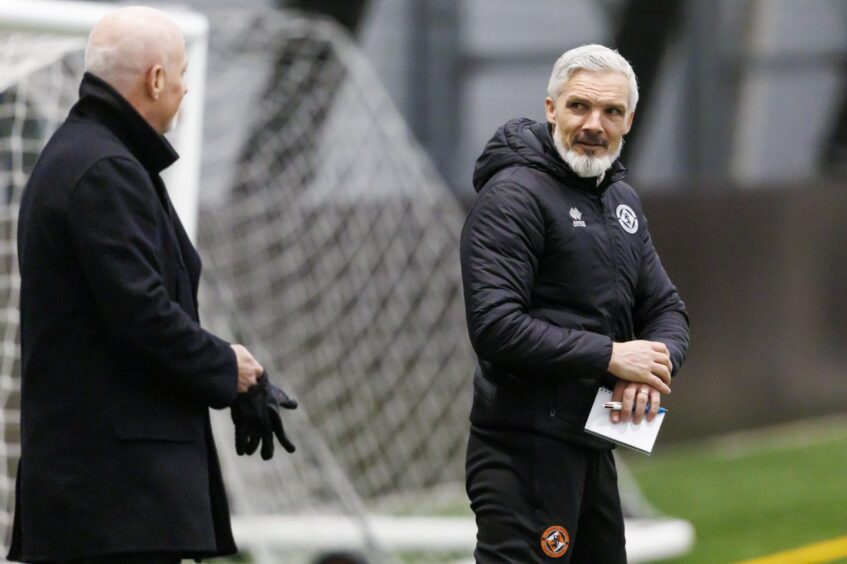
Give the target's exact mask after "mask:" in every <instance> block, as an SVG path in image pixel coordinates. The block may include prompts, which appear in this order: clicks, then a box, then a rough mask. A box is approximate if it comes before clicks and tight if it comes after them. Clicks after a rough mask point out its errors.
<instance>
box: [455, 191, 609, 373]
mask: <svg viewBox="0 0 847 564" xmlns="http://www.w3.org/2000/svg"><path fill="white" fill-rule="evenodd" d="M544 244H545V222H544V218H543V215H542V211H541V209H540V207H539V205H538V203H537V201H536V200H535V198H534V197H533V196H532V194H530V193H529V192H528V191H527V190H525V189H523V188H521V187H520V186H516V185H514V184H508V183H506V184H498V185H494V186H490V187H489V188H487V189H485V190H484V191H483V192H482V194H481V195H480V196H479V197H478V199H477V201H476V203H475V204H474V206H473V207H472V208H471V211H470V212H469V214H468V218H467V220H466V221H465V227H464V229H463V230H462V240H461V245H460V252H461V263H462V285H463V288H464V296H465V312H466V315H467V322H468V332H469V334H470V340H471V344H472V345H473V348H474V350H475V351H476V353H477V355H479V357H480V359H481V360H484V361H489V362H493V363H496V364H499V365H501V366H504V367H506V368H508V369H511V370H516V371H518V372H521V371H525V370H528V369H529V370H532V369H549V370H554V371H561V372H562V373H567V374H569V375H574V376H579V377H598V378H599V377H601V376H604V375H606V374H607V368H608V365H609V359H610V357H611V352H612V342H611V339H610V338H609V337H607V336H605V335H600V334H598V333H592V332H589V331H582V330H574V329H568V328H565V327H558V326H556V325H553V324H551V323H548V322H546V321H544V320H542V319H537V318H534V317H533V316H532V315H530V313H529V312H530V296H531V290H532V288H533V286H534V283H535V277H536V273H537V271H538V266H539V260H540V258H541V256H542V254H543V252H544Z"/></svg>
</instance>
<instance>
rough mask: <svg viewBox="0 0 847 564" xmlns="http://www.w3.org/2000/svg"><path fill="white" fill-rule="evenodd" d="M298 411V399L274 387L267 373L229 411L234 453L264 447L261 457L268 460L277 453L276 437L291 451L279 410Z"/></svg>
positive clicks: (243, 452) (239, 396)
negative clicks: (233, 427)
mask: <svg viewBox="0 0 847 564" xmlns="http://www.w3.org/2000/svg"><path fill="white" fill-rule="evenodd" d="M280 407H284V408H285V409H296V408H297V400H295V399H294V398H292V397H290V396H289V395H288V394H286V393H285V392H284V391H282V390H281V389H279V388H277V387H276V386H274V385H273V384H271V381H270V379H269V378H268V376H267V374H262V376H261V377H260V378H259V380H258V383H257V384H256V386H254V387H252V388H250V389H249V390H248V391H247V393H244V394H239V395H238V397H237V398H236V400H235V403H234V404H232V407H231V408H230V414H231V416H232V422H233V423H234V424H235V452H237V453H238V454H239V455H241V454H253V453H254V452H256V449H257V448H258V446H259V443H261V444H262V451H261V452H262V458H263V459H265V460H269V459H270V458H271V457H273V454H274V435H276V438H277V439H278V440H279V442H280V444H281V445H282V446H283V448H284V449H285V450H287V451H288V452H294V450H295V447H294V443H292V442H291V441H290V440H289V439H288V436H287V435H286V434H285V428H284V427H283V426H282V417H280V413H279V408H280Z"/></svg>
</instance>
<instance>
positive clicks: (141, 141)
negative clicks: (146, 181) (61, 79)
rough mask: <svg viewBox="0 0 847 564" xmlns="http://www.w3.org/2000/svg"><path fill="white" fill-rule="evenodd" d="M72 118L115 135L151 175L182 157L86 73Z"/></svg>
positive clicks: (119, 98) (111, 91)
mask: <svg viewBox="0 0 847 564" xmlns="http://www.w3.org/2000/svg"><path fill="white" fill-rule="evenodd" d="M71 116H76V117H84V118H88V119H93V120H95V121H97V122H98V123H101V124H102V125H104V126H105V127H107V128H108V129H109V130H110V131H111V132H112V133H114V134H115V135H116V136H117V137H118V138H119V139H120V140H121V141H122V142H123V143H124V144H125V145H126V147H127V148H128V149H129V150H130V152H131V153H132V154H133V155H134V156H135V158H137V159H138V160H139V161H140V162H141V164H142V166H144V168H146V169H147V170H148V171H150V172H152V173H155V174H158V173H159V172H161V171H162V170H164V169H166V168H167V167H169V166H170V165H172V164H173V163H174V162H175V161H176V160H177V159H178V158H179V155H178V154H177V152H176V151H175V150H174V148H173V146H171V144H170V143H169V142H168V140H167V139H165V137H164V136H163V135H159V133H158V132H157V131H156V130H155V129H153V127H152V126H151V125H150V124H149V123H147V121H146V120H145V119H144V118H143V117H142V116H141V114H139V113H138V112H137V111H136V109H135V108H133V107H132V105H131V104H130V103H129V102H127V100H126V99H125V98H124V97H123V96H121V95H120V94H119V93H118V91H117V90H115V89H114V88H113V87H112V86H111V85H109V83H107V82H106V81H104V80H103V79H101V78H99V77H97V76H95V75H93V74H91V73H88V72H87V73H85V75H84V76H83V78H82V83H81V84H80V85H79V101H78V102H77V103H76V104H75V105H74V107H73V108H72V109H71Z"/></svg>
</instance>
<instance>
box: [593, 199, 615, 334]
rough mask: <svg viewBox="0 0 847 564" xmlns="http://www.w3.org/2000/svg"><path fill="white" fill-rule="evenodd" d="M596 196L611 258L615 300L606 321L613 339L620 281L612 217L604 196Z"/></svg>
mask: <svg viewBox="0 0 847 564" xmlns="http://www.w3.org/2000/svg"><path fill="white" fill-rule="evenodd" d="M597 197H598V198H599V199H600V203H601V205H602V206H603V224H604V225H605V227H606V236H607V237H608V243H607V244H608V248H609V254H610V255H611V259H612V262H611V265H610V266H611V270H612V284H614V292H615V300H614V303H613V304H612V305H613V307H612V308H611V309H610V310H609V314H608V318H607V321H608V324H609V325H608V332H609V337H610V338H611V339H613V340H614V338H615V331H614V327H613V324H612V316H614V315H616V314H617V311H618V308H619V306H620V295H619V291H620V283H619V281H618V254H617V252H616V251H615V241H614V236H615V234H614V226H613V224H612V223H611V222H612V221H613V219H612V215H611V212H610V210H609V209H608V206H607V205H606V198H604V197H603V196H597Z"/></svg>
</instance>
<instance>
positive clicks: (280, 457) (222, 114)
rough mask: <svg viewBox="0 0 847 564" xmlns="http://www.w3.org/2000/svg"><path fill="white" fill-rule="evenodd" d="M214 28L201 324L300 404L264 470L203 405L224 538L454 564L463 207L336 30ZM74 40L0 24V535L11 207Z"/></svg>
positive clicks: (288, 556)
mask: <svg viewBox="0 0 847 564" xmlns="http://www.w3.org/2000/svg"><path fill="white" fill-rule="evenodd" d="M209 16H210V19H211V24H212V31H211V33H210V41H211V44H210V54H209V57H208V72H207V75H208V78H209V80H208V82H207V90H206V92H205V95H204V98H205V106H206V108H205V113H204V116H205V135H204V144H203V153H204V154H203V162H202V167H201V171H200V172H201V179H202V181H201V184H200V185H201V186H202V189H201V193H200V201H199V208H200V211H199V215H198V217H197V222H196V224H197V233H196V240H197V243H198V248H199V250H200V253H201V255H202V257H203V259H204V277H203V283H202V286H201V297H200V301H201V316H202V318H203V320H204V325H206V326H207V327H209V328H210V329H211V330H213V331H214V332H216V333H218V334H220V335H221V336H223V337H225V338H229V339H233V340H237V341H240V342H243V343H244V344H245V345H246V346H247V347H248V348H250V349H251V351H253V352H254V354H255V355H256V356H257V358H259V359H260V361H261V362H262V363H263V364H264V365H265V366H266V367H267V368H268V370H269V373H270V374H271V377H272V379H273V380H274V381H275V382H276V383H277V384H278V385H280V386H281V387H283V388H285V389H286V390H287V391H289V392H290V393H292V394H293V395H294V396H295V397H297V398H298V400H299V401H300V408H299V409H298V410H297V411H295V412H291V413H286V414H284V417H285V424H286V427H287V430H288V432H289V434H290V436H291V437H292V438H293V440H294V442H295V443H296V444H297V447H298V450H297V453H296V454H294V455H288V454H287V453H285V452H284V451H283V450H282V449H281V448H279V447H277V454H276V456H275V457H274V458H273V459H272V460H271V461H267V462H266V461H263V460H261V459H260V458H259V457H258V454H256V455H254V456H253V457H250V458H248V457H238V456H236V454H235V452H234V448H233V445H232V439H233V431H232V424H231V422H230V421H229V412H228V411H227V410H224V411H222V412H217V413H214V414H213V424H214V426H215V436H216V440H217V443H218V449H219V455H220V458H221V463H222V466H223V470H224V474H225V480H226V483H227V489H228V492H229V495H230V503H231V507H232V510H233V517H234V519H233V521H234V526H235V528H236V536H237V539H238V540H239V541H240V542H241V545H242V548H244V549H247V550H249V551H250V552H251V553H252V556H253V557H254V559H256V560H258V561H267V562H279V561H285V562H298V561H300V562H312V561H313V559H314V558H315V555H316V554H318V553H327V552H331V551H338V550H343V549H348V550H353V551H355V552H358V553H360V554H362V555H366V557H367V558H368V561H369V562H393V561H402V562H411V561H414V562H447V561H450V560H451V559H453V558H467V557H469V556H470V550H469V548H468V547H469V546H472V544H473V533H474V530H473V529H472V528H469V526H468V525H469V522H468V519H467V515H468V509H467V501H466V500H465V498H464V494H463V489H462V486H461V481H462V475H463V471H462V470H463V463H464V445H465V442H466V438H467V414H468V408H469V405H470V389H471V388H470V377H471V373H472V366H473V358H472V355H471V351H470V349H469V346H468V345H467V337H466V332H465V324H464V309H463V306H462V299H461V285H460V276H459V270H458V251H457V249H458V234H459V231H460V229H461V225H462V221H463V211H462V210H461V208H460V206H459V205H458V203H457V202H456V201H455V199H454V198H453V197H452V196H451V194H450V193H449V191H448V190H447V189H446V187H445V186H444V184H443V182H442V181H441V180H440V179H439V178H438V176H437V175H436V174H435V173H434V171H433V169H432V167H431V165H430V163H429V161H428V160H427V158H426V157H425V156H424V153H423V152H422V150H421V149H420V148H419V147H418V145H417V144H416V142H415V141H414V140H413V139H412V137H411V135H410V133H409V131H408V129H407V127H406V126H405V124H404V123H403V121H402V119H401V118H400V116H399V115H398V113H397V111H396V110H395V109H394V107H393V105H392V103H391V102H390V100H389V99H388V97H387V95H386V94H385V92H384V91H383V90H382V89H381V88H380V87H379V85H378V81H377V80H376V78H375V76H374V73H373V71H372V69H371V68H370V66H369V64H368V63H367V61H366V60H365V59H364V57H363V56H362V55H361V54H360V52H359V51H358V49H357V47H356V46H355V45H354V44H353V43H352V42H351V41H350V40H349V39H348V38H347V37H346V36H345V34H344V33H342V32H341V31H339V30H338V29H337V28H336V27H335V26H334V25H332V24H330V23H328V22H325V21H319V20H315V19H306V18H303V17H298V16H296V15H293V14H285V15H283V14H281V13H279V12H274V11H262V12H257V13H253V14H247V13H245V12H243V11H238V12H217V13H212V14H209ZM83 47H84V36H77V37H68V36H65V35H55V34H49V33H32V32H24V31H10V30H9V29H4V28H3V27H2V25H0V188H2V190H3V194H4V201H3V205H2V206H0V221H2V234H3V237H2V241H0V252H2V255H0V269H2V270H0V289H2V292H0V297H2V299H3V302H2V304H0V306H2V312H1V313H0V315H2V317H3V324H2V329H3V339H4V340H3V353H2V366H0V369H1V370H2V372H0V394H2V395H0V406H1V407H2V410H0V424H2V428H3V432H4V440H3V441H2V442H0V460H2V463H3V469H4V472H3V473H2V476H0V503H2V506H0V539H5V542H6V543H8V535H9V530H10V526H11V516H12V507H13V496H14V476H15V468H16V464H17V460H18V457H19V441H18V425H19V411H18V404H19V391H20V379H19V378H20V366H19V363H20V353H19V345H18V313H17V308H18V288H19V279H18V273H17V256H16V241H15V232H16V217H17V211H18V202H19V201H20V196H21V192H22V190H23V187H24V185H25V182H26V179H27V177H28V175H29V172H30V171H31V168H32V165H33V164H34V162H35V160H36V158H37V156H38V154H39V153H40V151H41V149H42V148H43V146H44V144H45V143H46V141H47V139H49V137H50V135H51V134H52V133H53V131H55V128H56V127H57V126H58V125H59V124H60V123H61V121H62V120H63V119H64V118H65V116H66V115H67V111H68V109H69V108H70V106H71V105H72V104H73V103H74V101H75V100H76V97H77V93H76V91H77V87H78V84H79V80H80V78H81V75H82V71H83V69H82V50H83ZM190 96H191V93H189V97H190ZM178 149H180V150H182V149H181V148H179V147H178ZM169 189H170V191H171V192H172V193H173V192H178V191H179V190H180V186H179V185H173V184H170V185H169ZM433 514H437V515H440V516H441V518H439V519H431V518H425V516H427V515H433ZM450 515H454V516H455V515H459V516H462V517H463V518H462V519H459V520H458V521H456V520H451V519H450V518H449V517H450ZM0 548H2V549H3V550H5V547H0Z"/></svg>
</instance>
